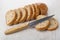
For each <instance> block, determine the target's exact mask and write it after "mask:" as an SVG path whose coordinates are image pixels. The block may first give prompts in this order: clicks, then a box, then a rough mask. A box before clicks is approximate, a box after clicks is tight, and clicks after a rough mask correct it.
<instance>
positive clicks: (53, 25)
mask: <svg viewBox="0 0 60 40" xmlns="http://www.w3.org/2000/svg"><path fill="white" fill-rule="evenodd" d="M49 21H50V25H49V27H48V30H49V31H52V30H55V29H57V27H58V22H57V20H56V19H55V18H51V19H49Z"/></svg>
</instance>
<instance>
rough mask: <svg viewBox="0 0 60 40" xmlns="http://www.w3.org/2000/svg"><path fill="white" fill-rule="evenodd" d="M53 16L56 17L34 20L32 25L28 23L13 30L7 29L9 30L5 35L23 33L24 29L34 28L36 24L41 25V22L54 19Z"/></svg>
mask: <svg viewBox="0 0 60 40" xmlns="http://www.w3.org/2000/svg"><path fill="white" fill-rule="evenodd" d="M53 16H54V15H51V16H47V17H45V18H42V19H39V20H34V21H33V22H31V23H26V24H24V25H22V26H18V27H13V28H10V29H7V30H6V31H5V34H6V35H7V34H12V33H15V32H18V31H21V30H23V29H26V28H28V27H29V26H30V27H31V26H33V25H35V24H37V23H41V22H43V21H45V20H48V19H49V18H51V17H53Z"/></svg>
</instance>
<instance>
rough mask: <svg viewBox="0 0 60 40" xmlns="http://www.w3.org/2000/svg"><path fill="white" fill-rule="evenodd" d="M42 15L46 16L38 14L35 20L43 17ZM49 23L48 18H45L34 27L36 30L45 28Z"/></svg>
mask: <svg viewBox="0 0 60 40" xmlns="http://www.w3.org/2000/svg"><path fill="white" fill-rule="evenodd" d="M44 17H46V16H44V15H39V16H37V20H38V19H41V18H44ZM49 24H50V22H49V20H46V21H44V22H42V23H39V24H37V25H36V26H35V28H36V29H37V30H46V29H47V28H48V26H49Z"/></svg>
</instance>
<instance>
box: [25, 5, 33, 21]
mask: <svg viewBox="0 0 60 40" xmlns="http://www.w3.org/2000/svg"><path fill="white" fill-rule="evenodd" d="M24 8H25V9H26V10H27V19H26V21H30V20H31V16H32V8H31V7H30V5H27V6H25V7H24Z"/></svg>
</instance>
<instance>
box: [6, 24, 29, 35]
mask: <svg viewBox="0 0 60 40" xmlns="http://www.w3.org/2000/svg"><path fill="white" fill-rule="evenodd" d="M26 28H28V24H24V25H21V26H18V27H14V28H10V29H7V30H6V31H5V34H6V35H8V34H12V33H15V32H18V31H21V30H23V29H26Z"/></svg>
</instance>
